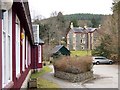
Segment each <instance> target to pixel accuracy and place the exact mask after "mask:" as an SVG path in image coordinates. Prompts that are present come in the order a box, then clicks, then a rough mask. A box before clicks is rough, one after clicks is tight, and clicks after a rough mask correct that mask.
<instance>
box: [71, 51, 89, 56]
mask: <svg viewBox="0 0 120 90" xmlns="http://www.w3.org/2000/svg"><path fill="white" fill-rule="evenodd" d="M71 56H91V51H71Z"/></svg>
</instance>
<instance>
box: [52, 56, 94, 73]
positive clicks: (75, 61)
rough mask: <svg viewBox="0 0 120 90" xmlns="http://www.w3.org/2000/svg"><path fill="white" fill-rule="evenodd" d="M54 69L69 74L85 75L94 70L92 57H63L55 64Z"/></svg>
mask: <svg viewBox="0 0 120 90" xmlns="http://www.w3.org/2000/svg"><path fill="white" fill-rule="evenodd" d="M54 69H55V70H56V69H57V70H59V71H64V72H68V73H74V74H78V73H83V72H87V71H90V70H91V69H92V58H91V57H63V58H61V59H59V60H57V61H55V63H54Z"/></svg>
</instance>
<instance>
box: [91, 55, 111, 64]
mask: <svg viewBox="0 0 120 90" xmlns="http://www.w3.org/2000/svg"><path fill="white" fill-rule="evenodd" d="M92 58H93V64H112V63H113V61H112V60H110V59H107V58H106V57H103V56H93V57H92Z"/></svg>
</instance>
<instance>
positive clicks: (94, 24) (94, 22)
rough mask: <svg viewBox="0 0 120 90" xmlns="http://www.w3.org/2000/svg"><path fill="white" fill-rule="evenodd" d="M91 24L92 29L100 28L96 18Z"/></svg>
mask: <svg viewBox="0 0 120 90" xmlns="http://www.w3.org/2000/svg"><path fill="white" fill-rule="evenodd" d="M91 23H92V27H93V28H97V27H98V22H97V20H96V19H95V18H92V20H91Z"/></svg>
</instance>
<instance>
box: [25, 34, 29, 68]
mask: <svg viewBox="0 0 120 90" xmlns="http://www.w3.org/2000/svg"><path fill="white" fill-rule="evenodd" d="M25 61H26V62H25V65H26V68H28V37H27V36H26V60H25Z"/></svg>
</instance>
